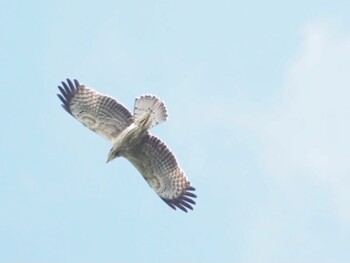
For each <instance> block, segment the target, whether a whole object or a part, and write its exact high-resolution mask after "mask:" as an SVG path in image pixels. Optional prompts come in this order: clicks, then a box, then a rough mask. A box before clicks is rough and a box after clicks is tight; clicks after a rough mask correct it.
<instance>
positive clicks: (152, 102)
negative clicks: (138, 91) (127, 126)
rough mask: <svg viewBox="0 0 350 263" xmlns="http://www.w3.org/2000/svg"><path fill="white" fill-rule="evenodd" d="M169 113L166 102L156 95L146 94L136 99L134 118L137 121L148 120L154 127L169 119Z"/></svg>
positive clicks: (148, 124) (150, 126) (150, 125)
mask: <svg viewBox="0 0 350 263" xmlns="http://www.w3.org/2000/svg"><path fill="white" fill-rule="evenodd" d="M167 117H168V114H167V111H166V108H165V105H164V103H163V102H162V101H161V100H160V99H158V98H157V97H155V96H151V95H145V96H141V97H140V98H137V99H136V100H135V107H134V118H135V122H136V123H143V122H145V121H146V122H147V126H149V127H148V128H152V127H154V126H156V125H158V124H160V123H162V122H164V121H166V120H167Z"/></svg>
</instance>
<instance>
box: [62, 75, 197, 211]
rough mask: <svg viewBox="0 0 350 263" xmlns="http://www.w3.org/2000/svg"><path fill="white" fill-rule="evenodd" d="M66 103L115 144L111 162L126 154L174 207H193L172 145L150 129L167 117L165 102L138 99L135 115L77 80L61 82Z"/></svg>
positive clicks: (192, 196)
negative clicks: (171, 148) (150, 131)
mask: <svg viewBox="0 0 350 263" xmlns="http://www.w3.org/2000/svg"><path fill="white" fill-rule="evenodd" d="M58 88H59V90H60V92H61V94H57V96H58V97H59V98H60V100H61V101H62V103H63V104H62V107H63V108H64V109H65V110H66V111H67V112H68V113H69V114H71V115H72V116H73V117H74V118H76V119H77V120H79V121H80V122H81V123H82V124H83V125H84V126H86V127H88V128H89V129H90V130H92V131H94V132H96V133H98V134H99V135H101V136H102V137H104V138H106V139H107V140H108V141H110V142H111V144H112V149H111V150H110V152H109V154H108V159H107V162H109V161H111V160H113V159H115V158H116V157H120V156H121V157H125V158H126V159H128V160H129V161H130V162H131V163H132V164H133V165H134V166H135V167H136V168H137V170H138V171H139V172H140V173H141V174H142V176H143V177H144V178H145V180H146V181H147V183H148V184H149V185H150V187H152V188H153V190H154V191H155V192H156V193H157V194H158V195H159V196H160V198H161V199H163V200H164V201H165V203H167V204H168V205H169V206H170V207H171V208H173V209H176V208H179V209H181V210H183V211H185V212H187V209H191V210H192V209H193V207H192V205H194V204H195V201H194V200H193V199H194V198H196V195H195V194H194V193H193V191H194V190H195V188H194V187H192V186H191V184H190V182H189V180H188V179H187V177H186V176H185V173H184V172H183V171H182V170H181V168H180V166H179V165H178V163H177V161H176V159H175V156H174V155H173V153H172V152H171V151H170V150H169V148H168V147H167V146H166V145H165V144H164V143H163V142H162V141H161V140H160V139H158V138H157V137H155V136H153V135H151V134H150V133H149V132H148V130H149V129H150V128H152V127H154V126H156V125H158V124H160V123H162V122H164V121H166V119H167V111H166V108H165V105H164V103H163V102H162V101H161V100H160V99H158V98H156V97H155V96H150V95H145V96H141V97H140V98H137V99H135V106H134V114H133V115H132V114H131V113H130V111H128V110H127V109H126V108H125V107H124V106H123V105H121V104H120V103H119V102H117V101H116V100H115V99H113V98H111V97H109V96H106V95H103V94H100V93H98V92H96V91H94V90H93V89H91V88H88V87H86V86H85V85H82V84H80V83H79V82H78V81H77V80H74V81H71V80H70V79H67V82H62V86H58Z"/></svg>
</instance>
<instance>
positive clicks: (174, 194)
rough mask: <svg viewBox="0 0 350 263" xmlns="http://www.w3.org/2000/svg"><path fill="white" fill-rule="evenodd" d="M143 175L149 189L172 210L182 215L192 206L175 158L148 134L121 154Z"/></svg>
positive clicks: (189, 187)
mask: <svg viewBox="0 0 350 263" xmlns="http://www.w3.org/2000/svg"><path fill="white" fill-rule="evenodd" d="M124 157H125V158H127V159H128V160H129V161H130V162H131V163H132V164H133V165H134V166H135V167H136V168H137V169H138V170H139V172H140V173H141V174H142V176H143V177H144V178H145V180H146V181H147V183H148V184H149V185H150V187H151V188H153V190H154V191H155V192H156V193H157V194H158V195H159V196H160V198H161V199H163V201H164V202H165V203H166V204H168V205H169V206H170V207H171V208H173V209H176V208H179V209H181V210H183V211H185V212H187V209H190V210H192V209H193V207H192V205H195V204H196V203H195V201H194V200H193V198H196V197H197V196H196V195H195V194H193V193H191V192H192V191H195V188H194V187H192V186H191V185H190V182H189V181H188V179H187V177H186V175H185V173H184V172H183V171H182V170H181V168H180V167H179V165H178V163H177V161H176V159H175V156H174V155H173V153H172V152H171V151H170V150H169V148H168V147H167V146H166V145H165V144H164V143H163V142H162V141H161V140H159V139H158V138H157V137H155V136H153V135H150V134H147V135H145V136H144V137H143V139H142V140H141V142H140V143H139V144H137V145H136V146H135V147H134V148H133V149H132V150H130V151H128V152H127V153H125V154H124Z"/></svg>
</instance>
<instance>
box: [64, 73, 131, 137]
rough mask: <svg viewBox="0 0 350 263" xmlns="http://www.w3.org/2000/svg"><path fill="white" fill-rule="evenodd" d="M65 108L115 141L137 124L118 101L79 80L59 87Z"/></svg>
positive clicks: (99, 132) (90, 126)
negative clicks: (82, 83) (123, 132)
mask: <svg viewBox="0 0 350 263" xmlns="http://www.w3.org/2000/svg"><path fill="white" fill-rule="evenodd" d="M58 88H59V90H60V91H61V94H57V96H58V97H59V98H60V100H61V101H62V103H63V104H62V107H63V108H64V109H65V110H66V111H67V112H68V113H69V114H71V115H72V116H73V117H74V118H76V119H77V120H78V121H80V122H81V123H82V124H83V125H84V126H86V127H88V128H89V129H90V130H92V131H94V132H96V133H98V134H100V135H101V136H102V137H104V138H106V139H107V140H109V141H111V142H113V141H114V140H115V139H116V138H117V137H118V135H119V134H120V132H121V131H122V130H124V129H125V128H126V127H128V126H129V125H130V124H131V123H132V122H133V116H132V115H131V113H130V112H129V111H128V110H127V109H126V108H125V107H124V106H123V105H122V104H120V103H119V102H117V101H116V100H115V99H113V98H111V97H109V96H106V95H102V94H100V93H98V92H96V91H94V90H93V89H90V88H88V87H86V86H84V85H81V84H80V83H79V82H78V81H77V80H74V82H72V81H71V80H70V79H67V83H65V82H62V86H58Z"/></svg>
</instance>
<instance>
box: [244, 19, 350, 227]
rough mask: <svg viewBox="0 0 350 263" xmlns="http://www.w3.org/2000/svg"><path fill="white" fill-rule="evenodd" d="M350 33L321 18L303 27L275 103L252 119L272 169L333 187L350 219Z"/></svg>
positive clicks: (343, 216) (338, 206)
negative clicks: (300, 43) (294, 55)
mask: <svg viewBox="0 0 350 263" xmlns="http://www.w3.org/2000/svg"><path fill="white" fill-rule="evenodd" d="M349 98H350V33H349V32H342V31H341V30H339V29H338V30H337V29H336V28H335V27H333V26H328V25H326V24H322V23H309V24H307V25H306V26H305V28H304V29H303V31H302V45H301V48H300V51H299V54H298V55H297V56H296V58H295V59H294V60H293V61H292V63H291V64H290V66H289V67H288V68H287V71H286V76H285V82H284V84H283V89H282V92H281V94H280V96H279V98H278V99H277V101H276V103H275V104H274V105H273V106H271V108H269V109H268V110H265V111H263V112H261V113H259V114H257V115H255V116H254V117H253V118H251V119H250V120H249V121H248V122H249V128H250V129H251V131H252V132H253V133H255V134H256V135H257V136H258V137H259V139H260V140H261V144H262V158H263V161H264V164H265V165H266V168H267V170H268V172H269V173H270V174H272V175H274V176H275V178H278V180H280V181H281V182H283V181H284V182H285V181H288V180H289V179H290V178H294V179H291V180H295V178H298V179H300V178H304V179H306V180H312V181H313V182H315V183H317V184H320V185H322V187H324V189H327V191H329V194H330V196H331V198H332V203H333V204H334V205H335V207H336V209H335V211H336V213H337V214H338V216H339V217H340V218H341V219H342V220H344V221H345V222H347V223H350V209H349V203H350V168H349V167H350V166H349V160H348V158H349V156H350V121H349V120H350V119H349V116H350V103H349Z"/></svg>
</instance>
